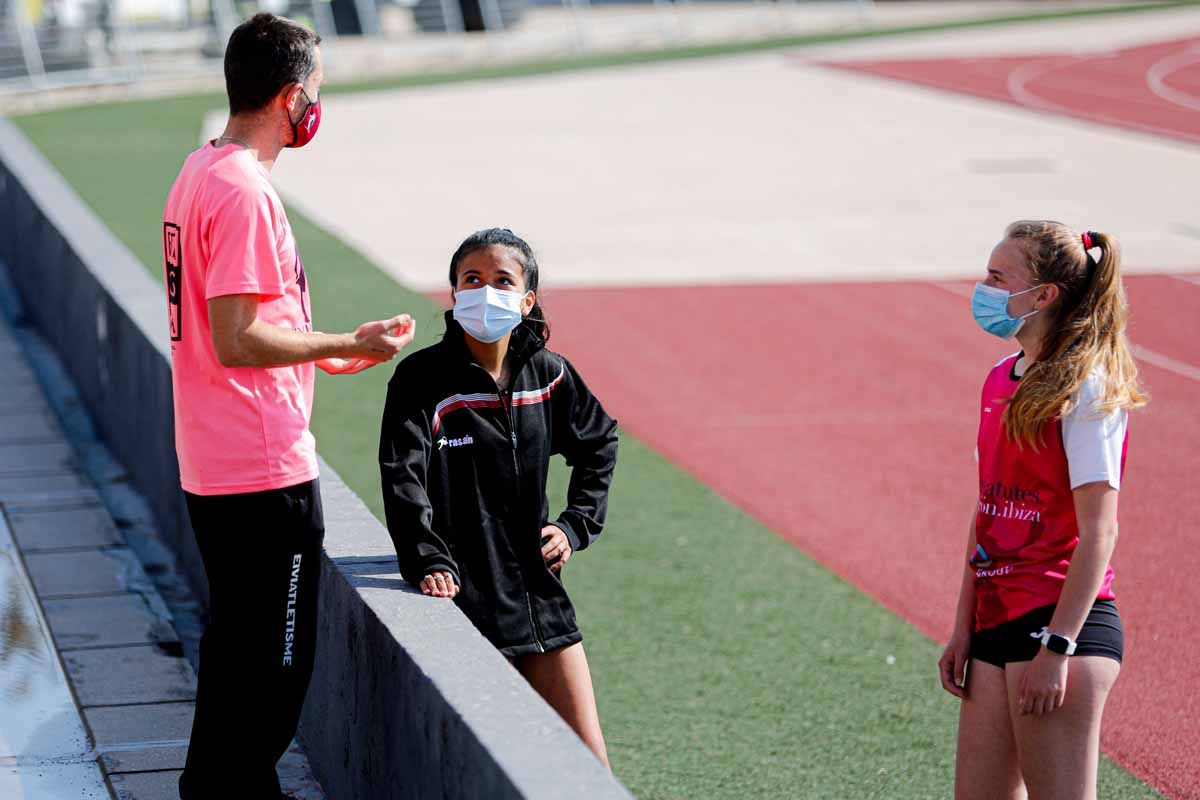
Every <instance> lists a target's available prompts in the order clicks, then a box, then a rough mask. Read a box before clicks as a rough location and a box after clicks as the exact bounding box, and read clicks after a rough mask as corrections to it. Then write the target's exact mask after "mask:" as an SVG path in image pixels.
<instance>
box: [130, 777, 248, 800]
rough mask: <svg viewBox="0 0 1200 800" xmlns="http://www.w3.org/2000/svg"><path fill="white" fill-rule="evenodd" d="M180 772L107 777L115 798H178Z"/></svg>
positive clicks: (134, 799) (157, 799) (142, 799)
mask: <svg viewBox="0 0 1200 800" xmlns="http://www.w3.org/2000/svg"><path fill="white" fill-rule="evenodd" d="M180 772H182V770H170V771H167V772H135V773H131V774H123V775H110V776H108V779H109V781H111V782H112V787H113V791H114V792H116V795H117V800H178V798H179V773H180ZM232 796H235V795H232V794H231V797H232Z"/></svg>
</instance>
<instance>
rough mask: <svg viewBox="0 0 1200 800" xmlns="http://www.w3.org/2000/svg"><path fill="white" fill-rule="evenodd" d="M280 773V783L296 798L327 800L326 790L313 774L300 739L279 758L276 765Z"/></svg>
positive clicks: (285, 790) (300, 799)
mask: <svg viewBox="0 0 1200 800" xmlns="http://www.w3.org/2000/svg"><path fill="white" fill-rule="evenodd" d="M275 771H276V772H278V773H279V785H280V786H281V787H282V788H283V791H284V792H286V793H287V794H290V795H291V796H292V797H295V798H296V800H325V790H324V789H322V788H321V784H320V783H319V782H318V781H317V779H316V777H315V776H314V775H313V772H312V767H311V766H310V765H309V763H308V756H307V755H305V753H304V749H303V748H302V747H301V746H300V743H299V742H298V741H295V740H293V741H292V746H291V747H290V748H288V751H287V752H286V753H284V754H283V758H281V759H279V764H278V765H277V766H276V767H275Z"/></svg>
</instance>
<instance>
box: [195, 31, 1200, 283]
mask: <svg viewBox="0 0 1200 800" xmlns="http://www.w3.org/2000/svg"><path fill="white" fill-rule="evenodd" d="M1171 13H1172V14H1173V13H1174V12H1171ZM1164 19H1165V18H1164ZM1167 22H1169V23H1170V25H1171V26H1173V30H1174V31H1175V33H1176V35H1185V33H1186V31H1185V28H1186V30H1190V31H1193V32H1194V31H1197V30H1200V15H1198V14H1196V13H1191V12H1189V13H1188V14H1184V15H1177V16H1175V17H1174V18H1173V19H1172V20H1169V21H1167ZM1167 22H1164V21H1163V20H1160V19H1158V18H1157V16H1156V15H1140V16H1136V17H1120V18H1112V19H1109V20H1108V21H1107V23H1106V24H1105V25H1100V26H1099V27H1098V21H1097V20H1080V21H1075V22H1069V23H1067V22H1064V23H1057V24H1055V25H1054V28H1055V30H1054V32H1053V37H1050V38H1055V37H1057V40H1058V41H1060V42H1061V41H1070V40H1072V39H1073V38H1075V37H1077V36H1078V37H1080V38H1084V39H1088V40H1090V41H1092V42H1093V43H1094V46H1096V47H1106V46H1113V45H1115V44H1117V43H1123V44H1127V43H1129V42H1131V41H1134V40H1136V39H1135V33H1134V31H1133V30H1132V29H1133V28H1135V27H1137V26H1138V25H1144V29H1143V30H1142V32H1141V33H1140V34H1138V36H1140V37H1141V38H1143V39H1149V40H1153V39H1154V38H1157V37H1161V36H1163V35H1164V33H1165V28H1164V26H1166V25H1167ZM1044 25H1046V24H1045V23H1044V24H1042V25H1036V26H1017V27H1014V28H1012V29H1006V30H1007V34H1006V35H1007V37H1008V39H1009V40H1011V41H1012V42H1013V43H1021V42H1023V41H1025V39H1026V38H1027V37H1029V36H1034V35H1041V36H1047V37H1049V36H1050V35H1049V34H1045V33H1044V31H1043V27H1044ZM1189 25H1190V26H1191V27H1190V28H1187V27H1186V26H1189ZM998 34H999V31H995V32H991V33H989V34H988V38H989V39H995V38H996V37H997V36H998ZM976 35H977V34H976V32H970V31H968V32H962V33H954V34H951V33H946V34H942V35H941V38H937V39H933V40H931V46H932V45H938V46H939V47H948V45H945V44H942V43H943V42H950V41H953V39H954V38H955V37H958V36H976ZM1106 37H1107V38H1106ZM993 46H996V47H1002V46H1003V43H1002V42H999V41H998V40H997V42H996V43H994V45H993ZM797 52H798V53H799V52H804V53H806V52H807V51H797ZM326 102H327V108H326V113H325V116H324V120H323V122H322V130H321V134H320V136H319V137H318V138H317V139H316V141H315V142H314V143H313V144H312V145H311V146H310V147H309V148H308V149H306V150H305V151H304V152H302V153H291V152H287V153H285V154H284V155H283V157H282V158H281V160H280V162H279V164H278V165H277V167H276V173H275V180H276V183H277V185H278V186H279V187H280V189H281V191H282V192H283V194H284V196H285V198H286V199H287V201H288V202H289V203H291V204H292V205H294V206H297V207H299V208H301V209H303V210H304V211H305V212H306V213H308V214H309V215H311V216H312V217H313V218H315V219H316V221H318V222H319V223H321V224H323V225H324V226H326V227H327V228H328V229H330V230H332V231H333V232H335V233H336V234H338V235H339V236H341V237H343V238H344V239H345V240H347V241H348V242H350V243H351V244H353V245H355V246H357V247H358V248H360V249H361V250H363V251H364V252H365V253H367V254H368V255H369V256H370V257H371V258H372V259H373V260H375V261H376V263H378V264H380V265H381V266H382V267H383V268H385V269H386V270H388V271H389V272H390V273H391V274H393V275H394V276H396V277H397V278H398V279H399V280H401V281H402V282H403V283H405V284H407V285H409V286H413V287H417V288H421V289H433V290H438V289H441V288H443V286H444V285H445V276H444V272H445V263H446V261H447V259H448V256H449V254H450V253H451V252H452V251H453V249H454V246H455V245H456V244H457V242H458V241H459V240H460V239H461V238H462V236H463V235H464V234H466V233H468V232H470V231H471V230H473V229H475V228H478V227H482V226H488V225H503V226H508V227H512V228H514V229H516V230H518V231H520V232H522V233H524V234H525V235H527V237H528V238H529V239H530V241H531V242H532V243H533V244H534V245H535V246H536V247H538V248H539V249H540V251H541V253H542V257H543V261H544V263H545V265H546V266H547V273H546V274H547V279H548V281H550V282H551V283H549V284H548V285H549V286H550V287H553V286H578V285H593V284H608V285H641V284H671V283H723V282H742V281H791V280H851V279H900V278H947V277H960V276H969V275H975V274H978V272H979V270H980V268H981V265H982V263H983V262H984V260H985V259H986V257H987V253H988V251H989V249H990V248H991V246H992V244H993V243H994V242H995V240H996V239H997V237H998V236H999V234H1000V232H1001V230H1002V229H1003V226H1004V225H1005V223H1007V222H1009V221H1011V220H1013V219H1016V218H1020V217H1050V218H1055V219H1062V220H1064V221H1067V222H1069V223H1072V224H1075V225H1078V226H1080V227H1089V228H1092V229H1096V230H1111V231H1114V232H1117V233H1118V234H1119V235H1120V236H1121V237H1122V238H1123V239H1124V241H1125V244H1126V263H1127V265H1128V268H1129V269H1131V270H1134V271H1137V270H1152V271H1161V270H1168V271H1170V270H1189V269H1190V270H1195V269H1196V268H1197V266H1200V240H1197V239H1196V238H1195V237H1193V236H1191V235H1189V233H1188V231H1190V230H1192V229H1194V224H1193V223H1191V222H1189V220H1190V215H1191V211H1190V209H1191V207H1192V205H1194V204H1192V203H1191V202H1190V200H1189V197H1190V194H1191V193H1190V190H1189V189H1188V187H1190V186H1194V185H1197V182H1198V181H1200V150H1197V149H1196V148H1195V147H1190V146H1187V145H1182V144H1175V143H1171V142H1167V141H1164V140H1161V139H1157V138H1153V137H1150V136H1146V135H1141V134H1136V133H1130V132H1126V131H1121V130H1117V129H1112V128H1106V127H1102V126H1099V125H1094V124H1089V123H1084V122H1078V121H1073V120H1070V119H1064V118H1060V117H1053V116H1046V115H1042V114H1038V113H1034V112H1030V111H1025V110H1022V109H1018V108H1010V107H1006V106H1003V105H999V104H995V103H991V102H988V101H984V100H977V99H973V98H969V97H959V96H954V95H950V94H946V93H940V92H934V91H930V90H926V89H922V88H919V87H915V86H907V85H904V84H900V83H897V82H891V81H884V80H879V79H874V78H870V77H865V76H859V75H855V74H846V73H842V72H840V71H837V70H831V69H828V68H825V67H820V66H817V65H812V64H806V63H803V62H802V61H801V60H800V59H798V58H796V57H795V54H789V53H768V54H762V55H756V56H750V57H736V58H724V59H710V60H703V61H694V62H677V63H667V64H659V65H654V66H647V67H638V68H626V69H615V70H607V71H596V72H588V73H578V74H570V75H558V76H548V77H539V78H529V79H522V80H511V81H497V82H489V83H483V84H474V85H459V86H446V87H435V88H428V89H420V90H410V91H403V92H384V93H375V94H363V95H356V96H337V97H330V98H329V99H328V100H327V101H326ZM222 122H223V117H222V115H221V114H219V113H218V114H215V115H213V116H212V117H211V118H210V119H209V120H208V123H207V126H206V127H207V130H208V131H209V132H210V133H211V131H213V130H214V129H219V127H220V125H221V124H222ZM1097 164H1103V165H1104V173H1105V182H1104V185H1103V186H1102V185H1101V183H1100V181H1099V177H1098V175H1097V173H1096V165H1097Z"/></svg>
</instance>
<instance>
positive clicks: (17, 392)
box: [0, 354, 48, 414]
mask: <svg viewBox="0 0 1200 800" xmlns="http://www.w3.org/2000/svg"><path fill="white" fill-rule="evenodd" d="M3 357H4V356H3V355H2V354H0V358H3ZM47 409H48V406H47V405H46V399H45V397H43V396H42V389H41V387H40V386H38V385H37V384H36V383H29V382H22V383H18V384H8V383H6V384H5V386H4V392H3V393H2V394H0V414H17V413H21V412H25V413H28V412H29V411H42V410H47Z"/></svg>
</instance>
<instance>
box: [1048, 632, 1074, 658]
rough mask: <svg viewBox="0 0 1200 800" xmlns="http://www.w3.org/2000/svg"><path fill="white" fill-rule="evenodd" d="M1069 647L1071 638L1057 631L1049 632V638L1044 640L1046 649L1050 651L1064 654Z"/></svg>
mask: <svg viewBox="0 0 1200 800" xmlns="http://www.w3.org/2000/svg"><path fill="white" fill-rule="evenodd" d="M1070 647H1071V640H1070V639H1068V638H1067V637H1065V636H1059V635H1058V634H1057V633H1052V634H1050V638H1048V639H1047V640H1046V649H1047V650H1049V651H1050V652H1051V653H1058V654H1059V655H1063V656H1065V655H1066V654H1067V650H1069V649H1070Z"/></svg>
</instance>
